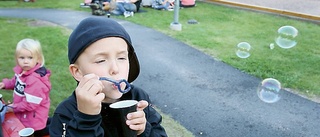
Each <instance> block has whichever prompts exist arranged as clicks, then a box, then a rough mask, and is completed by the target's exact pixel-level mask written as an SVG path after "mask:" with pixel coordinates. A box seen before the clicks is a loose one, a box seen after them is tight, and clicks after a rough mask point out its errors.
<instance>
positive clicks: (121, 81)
mask: <svg viewBox="0 0 320 137" xmlns="http://www.w3.org/2000/svg"><path fill="white" fill-rule="evenodd" d="M99 80H105V81H108V82H111V83H113V84H114V85H115V86H117V87H118V90H119V92H121V93H123V94H125V93H127V92H128V91H129V90H130V89H131V86H130V83H129V82H128V81H126V80H125V79H121V80H119V81H116V80H113V79H110V78H106V77H100V78H99ZM121 83H125V84H126V89H124V90H122V89H121V87H120V84H121Z"/></svg>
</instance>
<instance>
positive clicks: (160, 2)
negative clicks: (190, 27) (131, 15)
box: [151, 0, 174, 11]
mask: <svg viewBox="0 0 320 137" xmlns="http://www.w3.org/2000/svg"><path fill="white" fill-rule="evenodd" d="M151 7H152V8H154V9H156V10H168V11H173V7H174V0H153V3H152V6H151Z"/></svg>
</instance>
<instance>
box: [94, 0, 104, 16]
mask: <svg viewBox="0 0 320 137" xmlns="http://www.w3.org/2000/svg"><path fill="white" fill-rule="evenodd" d="M90 8H91V11H92V15H97V16H103V15H105V14H106V11H105V10H104V7H103V4H102V1H94V2H93V3H90Z"/></svg>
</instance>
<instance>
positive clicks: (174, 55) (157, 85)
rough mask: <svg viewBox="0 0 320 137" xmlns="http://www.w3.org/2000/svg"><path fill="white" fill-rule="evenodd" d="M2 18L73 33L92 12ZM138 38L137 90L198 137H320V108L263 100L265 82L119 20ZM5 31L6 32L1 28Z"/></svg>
mask: <svg viewBox="0 0 320 137" xmlns="http://www.w3.org/2000/svg"><path fill="white" fill-rule="evenodd" d="M0 16H6V17H15V18H35V19H41V20H47V21H50V22H53V23H56V24H59V25H62V26H65V27H68V28H70V29H73V28H74V27H75V26H76V25H77V24H78V23H79V21H80V20H82V19H83V18H85V17H88V16H91V15H90V13H88V12H79V11H67V10H54V9H1V8H0ZM117 21H118V22H119V23H120V24H122V25H123V26H124V27H125V28H126V29H127V30H128V33H129V34H130V35H131V36H132V41H133V45H134V46H135V49H136V51H137V54H138V58H139V60H140V63H141V75H140V76H139V78H138V79H137V80H136V81H135V84H136V85H138V86H140V87H142V88H143V89H145V90H146V91H147V92H149V93H150V98H151V99H152V101H153V103H155V104H156V105H157V107H159V108H160V109H161V110H162V111H163V112H165V113H167V114H169V115H171V116H172V117H173V118H174V119H175V120H177V121H178V122H179V123H181V124H182V125H183V126H185V127H186V128H187V129H188V130H190V131H191V132H192V133H193V134H194V135H195V136H197V137H270V136H276V137H318V136H320V130H319V127H320V104H318V103H315V102H312V101H309V100H307V99H304V98H301V97H299V96H297V95H295V94H291V93H289V92H283V93H284V95H282V98H283V99H281V100H280V101H279V102H277V103H274V104H267V103H264V102H262V101H260V100H259V98H258V97H257V95H256V87H257V85H258V84H259V82H260V81H261V79H258V78H256V77H253V76H250V75H248V74H246V73H243V72H241V71H239V70H237V69H235V68H233V67H231V66H229V65H227V64H225V63H223V62H220V61H217V60H215V59H213V58H212V57H210V56H208V55H206V54H203V53H202V52H200V51H198V50H196V49H194V48H192V47H190V46H188V45H186V44H184V43H182V42H180V41H178V40H176V39H173V38H171V37H169V36H167V35H164V34H163V33H160V32H157V31H155V30H153V29H150V28H147V27H144V26H140V25H137V24H134V23H131V22H127V21H123V20H117ZM1 27H3V26H1Z"/></svg>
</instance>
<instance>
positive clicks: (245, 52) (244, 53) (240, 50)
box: [236, 42, 251, 59]
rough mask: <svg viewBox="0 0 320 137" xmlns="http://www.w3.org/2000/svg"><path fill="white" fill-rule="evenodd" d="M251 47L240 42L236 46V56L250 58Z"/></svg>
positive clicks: (246, 43)
mask: <svg viewBox="0 0 320 137" xmlns="http://www.w3.org/2000/svg"><path fill="white" fill-rule="evenodd" d="M250 49H251V46H250V44H249V43H248V42H240V43H239V44H238V45H237V49H236V54H237V56H238V57H239V58H243V59H244V58H248V57H249V56H250V53H249V51H250Z"/></svg>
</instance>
